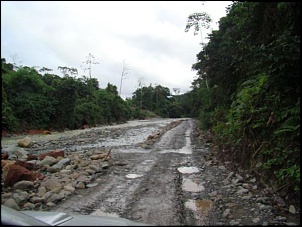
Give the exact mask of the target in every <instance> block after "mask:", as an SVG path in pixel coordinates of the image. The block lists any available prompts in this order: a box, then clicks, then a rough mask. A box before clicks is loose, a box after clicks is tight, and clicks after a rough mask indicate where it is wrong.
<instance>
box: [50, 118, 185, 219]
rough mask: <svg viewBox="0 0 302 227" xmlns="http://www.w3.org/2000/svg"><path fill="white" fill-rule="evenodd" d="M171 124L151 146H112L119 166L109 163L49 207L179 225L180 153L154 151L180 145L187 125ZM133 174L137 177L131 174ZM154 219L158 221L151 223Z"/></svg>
mask: <svg viewBox="0 0 302 227" xmlns="http://www.w3.org/2000/svg"><path fill="white" fill-rule="evenodd" d="M174 125H175V123H174ZM175 126H176V127H174V128H172V129H171V128H170V130H169V131H166V132H165V133H164V134H163V135H162V136H161V139H160V142H159V143H158V145H157V144H155V149H147V150H142V149H141V148H137V150H136V152H133V153H129V152H126V153H123V152H122V150H119V148H116V149H114V151H113V152H112V160H119V162H120V161H121V162H125V163H126V165H125V166H122V167H121V166H119V165H114V164H113V166H112V167H110V170H108V173H104V174H103V175H102V176H101V177H100V178H98V179H96V180H95V182H96V183H97V185H96V186H95V187H93V188H89V189H86V190H84V191H83V192H80V193H79V194H78V195H75V196H73V197H72V198H70V199H68V200H66V201H63V202H61V203H59V204H57V206H56V207H55V208H54V209H53V211H62V212H66V213H81V214H96V215H97V214H98V211H100V212H101V215H104V214H107V215H108V216H120V217H125V218H128V219H131V220H136V219H137V220H140V222H144V223H148V224H158V223H160V224H163V225H167V224H169V225H170V224H172V225H179V224H180V223H181V222H182V221H181V220H180V218H179V212H180V211H181V210H183V207H182V206H183V203H181V202H180V201H179V200H178V199H175V198H178V197H179V196H178V194H179V193H180V191H179V190H176V189H177V188H180V185H181V180H180V179H179V176H180V174H179V172H178V171H177V169H176V165H177V164H178V163H179V162H181V160H182V156H183V154H169V153H167V154H160V153H159V152H158V151H159V150H161V151H162V150H168V149H171V147H172V149H176V148H181V147H183V144H184V141H183V139H181V138H183V135H184V133H185V130H187V128H188V124H187V121H181V122H180V124H176V125H175ZM169 127H171V126H169ZM175 128H177V129H176V130H175ZM176 138H178V139H177V140H176V141H174V140H175V139H176ZM172 145H173V146H172ZM133 151H135V149H134V150H133ZM172 157H173V158H172ZM133 174H137V175H135V176H138V177H132V176H133ZM127 176H128V178H127ZM159 195H160V198H161V199H160V198H159ZM152 198H153V199H152ZM141 206H142V207H143V208H140V207H141ZM150 208H152V209H150ZM136 209H138V210H136ZM167 210H168V213H169V214H168V213H167V212H166V213H165V215H163V211H167ZM170 210H171V211H170ZM175 210H176V211H177V212H176V211H175ZM134 211H136V212H134ZM167 218H168V219H169V220H167ZM154 220H161V222H157V223H154Z"/></svg>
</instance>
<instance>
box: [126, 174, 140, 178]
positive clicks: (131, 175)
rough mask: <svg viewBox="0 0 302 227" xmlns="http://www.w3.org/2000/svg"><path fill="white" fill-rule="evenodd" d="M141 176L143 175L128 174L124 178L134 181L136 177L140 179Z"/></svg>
mask: <svg viewBox="0 0 302 227" xmlns="http://www.w3.org/2000/svg"><path fill="white" fill-rule="evenodd" d="M142 176H143V175H141V174H135V173H130V174H127V175H126V178H129V179H134V178H138V177H142Z"/></svg>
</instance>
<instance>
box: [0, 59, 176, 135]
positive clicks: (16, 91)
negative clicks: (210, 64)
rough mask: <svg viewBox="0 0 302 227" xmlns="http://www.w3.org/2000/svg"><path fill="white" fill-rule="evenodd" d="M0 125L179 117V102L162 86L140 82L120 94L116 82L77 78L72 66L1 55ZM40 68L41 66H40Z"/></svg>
mask: <svg viewBox="0 0 302 227" xmlns="http://www.w3.org/2000/svg"><path fill="white" fill-rule="evenodd" d="M1 63H2V65H1V66H2V68H1V69H2V72H1V77H2V130H3V129H4V130H6V131H9V132H22V131H27V130H31V129H49V130H62V129H66V128H67V129H78V128H82V127H83V126H84V125H89V126H90V127H93V126H96V125H99V124H111V123H121V122H125V121H127V120H129V119H144V118H146V117H152V116H153V117H155V116H160V117H180V116H181V108H180V104H179V102H177V100H176V98H174V97H173V96H172V95H171V94H170V90H169V88H167V87H162V86H161V85H157V86H156V87H152V86H151V85H150V86H149V87H145V86H142V87H141V88H139V89H137V90H136V91H135V92H134V93H133V97H132V98H128V99H126V100H123V99H122V98H121V97H120V96H119V95H118V92H117V87H116V86H115V85H113V84H110V83H108V85H107V87H106V88H104V89H102V88H99V84H98V80H97V79H96V78H87V77H85V76H83V77H80V78H77V77H76V75H77V69H75V68H68V67H61V66H59V67H58V69H60V70H61V71H62V72H63V77H60V76H58V75H55V74H50V73H49V71H50V69H46V68H42V69H41V70H39V71H38V70H37V69H36V68H34V67H27V66H16V65H13V64H11V63H7V62H6V59H5V58H2V61H1ZM45 71H46V73H44V74H43V72H45Z"/></svg>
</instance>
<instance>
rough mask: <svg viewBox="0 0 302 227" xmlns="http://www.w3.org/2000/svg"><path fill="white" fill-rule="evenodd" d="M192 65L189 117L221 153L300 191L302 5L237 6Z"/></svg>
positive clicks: (278, 188) (268, 181)
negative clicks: (208, 133) (197, 121)
mask: <svg viewBox="0 0 302 227" xmlns="http://www.w3.org/2000/svg"><path fill="white" fill-rule="evenodd" d="M204 16H205V15H204ZM193 19H194V18H193ZM201 19H202V17H199V18H197V19H196V20H201ZM196 24H197V25H198V23H196V21H195V23H192V17H188V24H187V27H186V31H188V30H189V29H190V28H191V27H193V28H194V26H195V31H196ZM197 31H198V30H197ZM192 68H193V69H194V70H196V71H197V75H198V78H197V79H196V80H194V81H193V83H192V91H191V92H190V94H187V96H188V100H189V101H190V100H191V102H190V104H189V105H191V106H194V108H193V109H192V112H191V113H190V114H191V115H192V116H196V117H198V118H199V119H200V127H201V128H202V129H203V130H209V131H211V132H212V133H213V136H214V143H215V144H216V145H217V146H218V155H219V156H220V157H224V158H225V159H228V160H232V162H234V163H237V164H239V167H241V168H244V169H248V170H250V171H251V172H253V173H256V174H259V178H261V179H260V180H262V181H263V182H265V183H266V184H268V185H273V186H274V188H275V189H276V191H280V192H282V193H283V194H284V195H287V193H289V192H293V191H297V192H300V3H299V2H233V3H232V5H230V6H229V8H228V12H227V16H226V17H223V18H221V19H220V21H219V30H217V31H213V32H212V33H211V34H210V36H209V42H208V43H207V44H206V45H204V46H203V48H202V50H201V51H200V52H199V53H198V54H197V63H195V64H193V66H192Z"/></svg>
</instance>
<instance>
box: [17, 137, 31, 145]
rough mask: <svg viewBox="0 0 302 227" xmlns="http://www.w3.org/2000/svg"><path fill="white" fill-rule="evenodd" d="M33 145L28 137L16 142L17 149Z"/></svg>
mask: <svg viewBox="0 0 302 227" xmlns="http://www.w3.org/2000/svg"><path fill="white" fill-rule="evenodd" d="M32 145H33V142H32V140H31V138H29V137H28V136H26V137H24V138H23V139H20V140H18V146H19V147H31V146H32Z"/></svg>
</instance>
